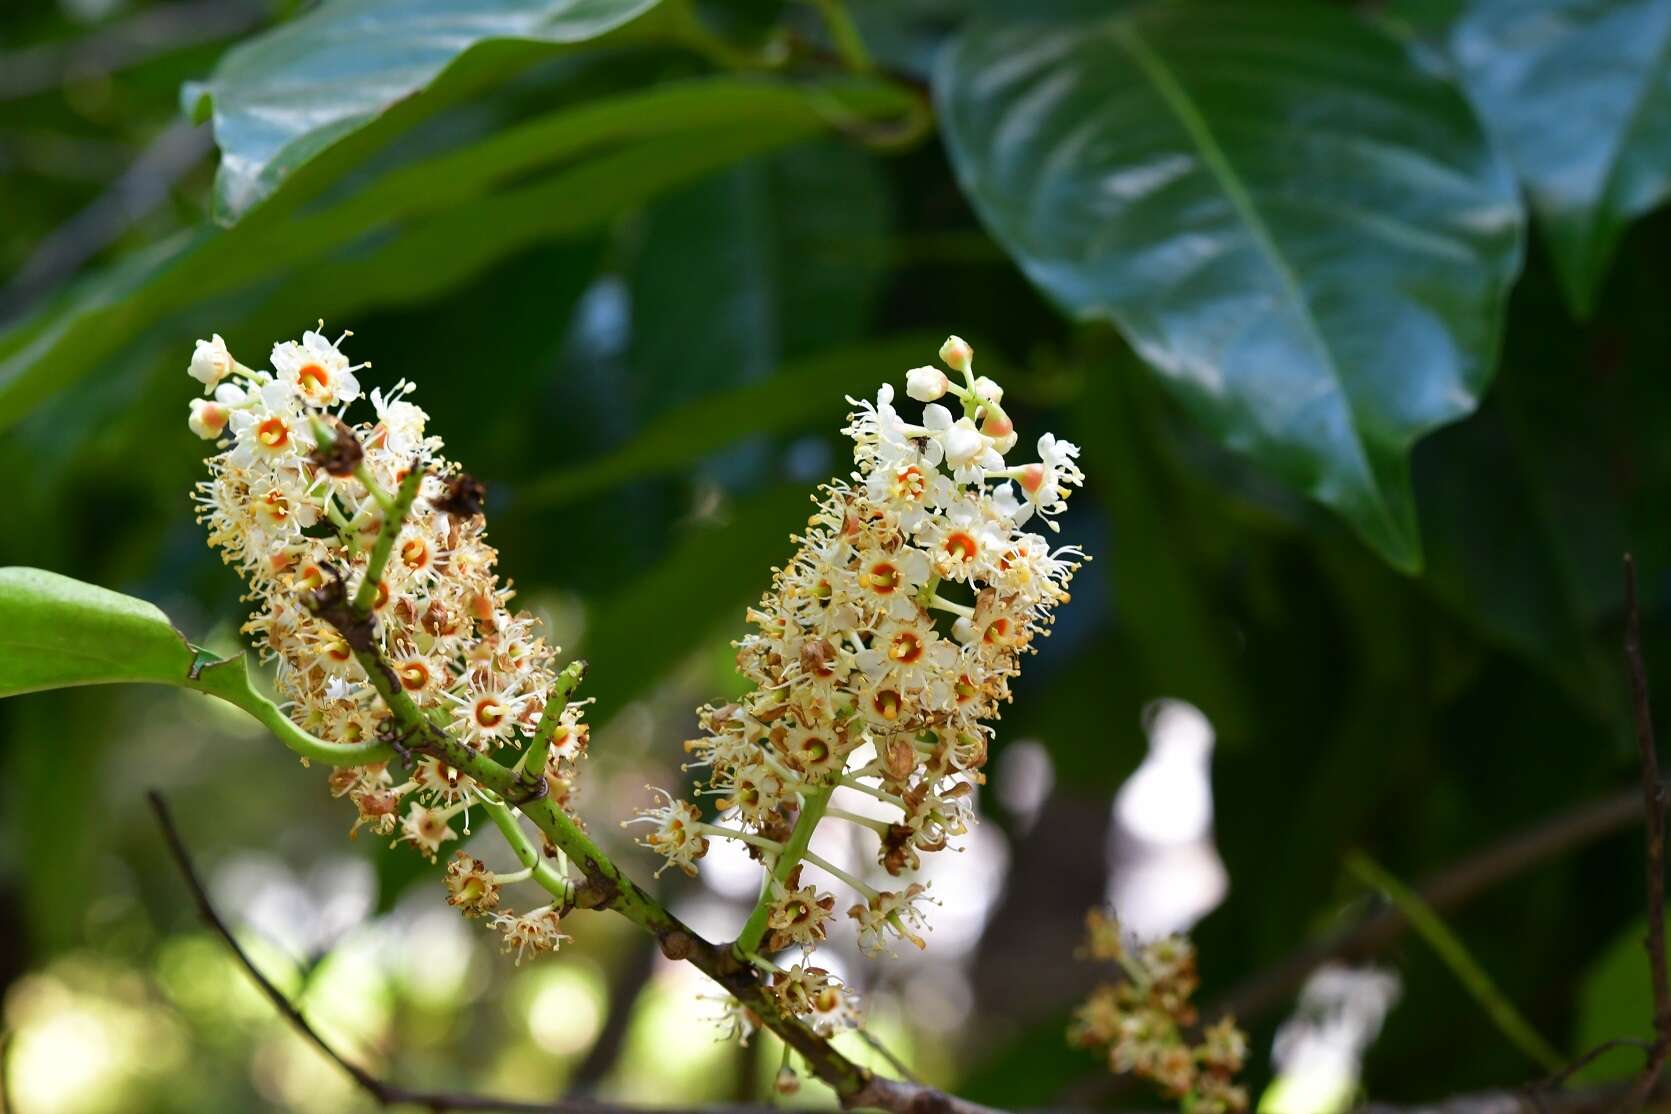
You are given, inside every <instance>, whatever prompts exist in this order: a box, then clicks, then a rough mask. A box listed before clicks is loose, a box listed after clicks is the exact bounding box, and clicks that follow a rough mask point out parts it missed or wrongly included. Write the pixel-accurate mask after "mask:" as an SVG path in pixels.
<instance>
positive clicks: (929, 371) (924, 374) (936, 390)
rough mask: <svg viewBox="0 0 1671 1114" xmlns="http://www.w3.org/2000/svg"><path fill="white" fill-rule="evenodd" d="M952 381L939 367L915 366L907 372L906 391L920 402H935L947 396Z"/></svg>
mask: <svg viewBox="0 0 1671 1114" xmlns="http://www.w3.org/2000/svg"><path fill="white" fill-rule="evenodd" d="M951 386H952V381H951V380H950V379H947V378H946V373H945V372H943V371H941V370H940V369H939V368H937V367H914V368H912V369H911V370H910V371H908V372H906V373H905V393H906V394H908V395H910V396H911V397H912V398H914V399H916V400H917V401H918V402H933V401H934V400H935V399H937V398H943V397H945V394H946V392H947V391H949V390H951Z"/></svg>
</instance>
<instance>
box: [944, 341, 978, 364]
mask: <svg viewBox="0 0 1671 1114" xmlns="http://www.w3.org/2000/svg"><path fill="white" fill-rule="evenodd" d="M940 359H942V360H944V361H945V363H946V366H947V367H949V368H951V369H952V370H953V371H968V370H969V366H970V364H972V363H973V362H974V359H975V350H974V349H973V348H970V347H969V342H968V341H966V340H964V339H963V338H962V337H947V338H946V343H944V344H942V345H941V346H940Z"/></svg>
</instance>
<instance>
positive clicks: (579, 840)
mask: <svg viewBox="0 0 1671 1114" xmlns="http://www.w3.org/2000/svg"><path fill="white" fill-rule="evenodd" d="M413 476H421V473H420V472H419V470H418V469H417V468H416V467H414V468H413V470H412V472H411V473H409V474H408V476H407V479H406V481H405V482H403V483H402V485H401V490H402V492H407V491H408V488H410V494H408V495H407V497H406V498H405V499H404V501H402V500H400V499H399V498H398V497H397V500H396V506H397V507H398V509H399V512H400V513H399V514H395V513H393V512H391V513H390V514H389V516H388V518H387V520H386V521H385V522H384V524H383V529H382V531H381V532H380V533H379V536H378V547H377V548H378V550H379V551H381V552H382V559H383V561H384V562H386V561H387V560H388V550H389V549H390V548H391V547H392V545H393V539H394V536H395V535H396V534H398V533H399V532H400V528H401V524H402V522H403V520H404V518H405V515H406V513H407V511H408V510H409V509H410V507H411V496H412V494H415V493H416V490H417V481H416V480H414V479H413V478H412V477H413ZM374 564H375V554H374ZM319 613H320V614H321V615H322V616H323V617H325V618H326V619H327V620H328V621H330V622H332V623H333V624H334V625H336V627H337V629H338V631H339V633H341V634H342V635H343V637H344V639H345V640H346V641H347V642H348V644H349V645H350V647H351V648H352V649H353V652H354V657H355V660H356V661H358V662H359V663H360V665H361V667H362V668H363V669H364V670H365V672H366V676H367V678H369V679H370V681H371V684H372V686H373V687H374V688H375V689H376V690H377V694H378V695H379V696H380V697H382V699H383V703H384V706H385V707H387V708H388V710H389V714H390V716H391V717H392V718H393V720H394V722H395V726H396V728H397V730H398V733H399V737H400V738H401V740H402V745H403V746H405V747H406V748H408V749H409V750H411V751H415V752H418V753H422V754H425V755H429V756H432V757H434V758H437V759H439V760H440V761H442V762H444V763H446V764H447V765H448V766H451V767H452V768H453V769H455V770H457V771H459V772H460V773H461V774H463V775H464V776H466V777H468V778H470V779H471V780H472V781H474V782H475V784H476V785H477V787H478V788H479V789H481V790H485V791H486V792H487V793H489V794H491V795H492V799H491V800H486V799H484V804H487V805H488V814H489V815H490V816H491V817H492V818H493V820H494V822H495V823H496V824H497V825H498V826H499V830H500V832H501V833H502V834H504V835H505V836H506V838H507V840H509V841H510V842H511V845H512V847H513V848H517V849H518V854H519V855H524V856H525V855H526V854H527V853H530V852H531V853H533V856H534V862H536V863H537V862H540V859H539V856H538V852H537V849H534V848H533V847H532V845H531V844H528V843H527V840H526V836H525V835H524V834H523V833H522V832H521V829H520V827H519V826H518V825H517V824H516V823H515V818H514V816H512V815H511V812H510V808H509V805H510V803H511V802H516V801H518V800H520V797H521V791H522V790H524V789H525V788H526V787H525V786H524V785H523V784H522V782H521V779H520V778H519V777H518V775H517V774H516V772H515V771H514V770H512V769H510V768H509V767H506V766H503V765H501V764H500V763H498V762H496V761H494V760H493V759H492V758H490V757H488V756H487V755H484V754H478V753H477V752H476V751H474V750H472V749H470V748H469V747H468V746H465V745H464V744H463V743H462V742H460V741H459V740H457V739H455V738H454V737H453V736H452V735H451V733H449V732H448V731H447V730H446V729H444V728H443V727H442V726H441V725H440V724H438V723H437V722H436V721H435V720H433V719H431V718H430V717H429V716H427V715H425V714H424V711H423V709H421V708H419V707H418V705H417V703H416V702H415V701H414V700H413V699H412V697H411V694H409V693H408V692H406V690H405V689H403V688H401V686H400V682H399V681H398V680H397V679H396V677H395V675H394V671H393V670H392V669H391V668H390V667H389V664H388V663H387V662H386V661H384V660H383V657H382V655H381V654H380V653H379V652H378V650H377V648H376V639H375V638H373V637H371V636H370V631H371V629H372V628H371V625H370V620H369V618H368V617H367V613H364V612H359V611H358V610H357V609H354V610H350V609H347V608H343V607H342V606H341V605H340V604H338V605H336V607H334V608H328V609H323V610H321V611H320V612H319ZM832 791H833V787H832V786H824V787H821V788H819V789H816V790H813V791H812V793H811V794H810V795H809V796H808V797H807V798H806V800H805V803H804V804H803V805H802V808H801V816H800V818H799V820H798V821H797V823H796V828H795V833H794V835H793V836H792V837H791V839H790V842H789V844H788V845H787V846H786V847H785V848H784V852H783V854H781V855H779V856H778V862H777V863H776V865H775V866H774V869H773V873H774V875H776V874H777V873H778V872H779V871H781V872H782V874H783V875H784V876H787V875H788V872H789V870H791V869H793V865H794V861H795V860H797V859H799V857H800V854H801V853H802V852H804V851H805V849H806V844H807V841H809V840H810V839H811V838H812V829H813V828H815V827H816V826H817V822H818V817H819V816H820V815H822V813H823V810H824V807H825V806H826V805H827V804H828V802H829V795H830V793H831V792H832ZM495 805H497V807H495ZM521 807H522V811H523V814H524V815H526V816H527V817H528V819H530V820H532V821H533V822H534V826H535V827H537V828H539V829H540V831H541V832H543V833H545V835H546V837H547V838H548V839H550V840H551V842H552V844H553V845H554V846H555V847H557V848H558V850H559V852H560V853H561V854H562V855H564V856H566V857H567V859H568V860H569V861H571V862H573V864H574V865H575V867H576V868H578V869H579V871H580V873H581V874H582V875H583V876H584V878H585V881H584V882H583V883H580V884H578V885H573V888H572V892H571V894H570V896H569V898H568V899H567V901H569V902H570V903H572V904H573V905H574V906H576V907H579V908H585V909H612V910H614V911H615V912H617V913H619V914H620V915H622V916H623V917H626V918H627V919H628V920H629V921H632V922H633V923H634V924H636V925H638V926H639V927H640V928H642V929H643V930H644V931H646V932H648V933H650V934H651V935H653V936H655V937H656V939H657V940H658V941H659V942H660V944H661V949H662V953H663V954H664V955H666V956H667V957H668V958H669V959H675V960H686V961H688V962H690V963H691V964H693V965H694V966H695V967H696V968H697V969H698V970H700V971H702V972H703V973H704V974H706V975H707V976H708V977H710V978H712V979H713V980H714V981H715V982H717V983H719V984H720V985H721V986H722V987H724V988H725V990H726V991H727V992H728V993H729V994H731V996H732V997H733V998H735V999H736V1000H737V1001H738V1003H740V1004H741V1005H742V1006H743V1007H744V1008H745V1009H748V1010H749V1011H751V1012H752V1013H753V1014H754V1015H755V1016H756V1017H758V1018H759V1019H760V1022H761V1024H762V1025H763V1026H764V1027H765V1028H767V1029H770V1030H771V1031H772V1032H773V1033H775V1034H777V1036H778V1037H779V1038H781V1039H782V1040H783V1042H784V1043H785V1044H787V1045H789V1046H790V1047H792V1048H793V1049H794V1050H795V1051H796V1052H798V1053H800V1055H801V1058H802V1059H803V1060H805V1061H806V1063H807V1066H808V1067H809V1068H811V1070H812V1071H813V1072H814V1074H816V1075H817V1076H818V1077H819V1078H820V1079H822V1080H823V1081H824V1082H825V1083H826V1084H828V1085H829V1086H830V1087H831V1088H832V1089H833V1090H834V1091H835V1093H836V1095H837V1097H838V1098H839V1099H840V1100H841V1102H842V1105H843V1106H844V1107H848V1106H863V1105H876V1104H878V1103H883V1104H885V1105H887V1106H889V1107H890V1108H892V1109H896V1110H905V1109H909V1108H914V1107H912V1106H911V1103H912V1102H913V1100H914V1099H915V1097H916V1096H915V1092H914V1091H911V1090H909V1087H910V1085H906V1084H900V1083H897V1082H895V1081H893V1080H888V1079H882V1078H879V1077H877V1076H874V1075H872V1074H871V1072H870V1071H869V1070H868V1069H866V1068H864V1067H861V1066H860V1065H858V1064H855V1063H854V1062H853V1061H852V1060H849V1059H848V1058H847V1057H846V1056H844V1055H842V1054H841V1053H840V1052H839V1051H837V1050H836V1049H835V1047H834V1046H832V1045H831V1044H830V1042H829V1041H827V1040H826V1039H824V1038H823V1037H820V1036H819V1035H818V1034H816V1033H814V1032H813V1031H812V1030H811V1029H810V1028H808V1027H807V1026H806V1025H805V1024H804V1023H803V1022H802V1021H801V1020H800V1019H799V1018H797V1017H795V1016H794V1015H793V1014H789V1013H785V1012H784V1010H783V1008H782V1006H781V1004H780V1003H779V1001H778V999H777V997H776V995H774V994H773V993H772V992H771V990H770V989H768V988H767V987H766V986H765V985H764V984H763V983H762V982H761V980H760V975H759V972H758V971H757V970H756V969H755V968H754V966H753V965H752V964H750V963H748V962H747V961H746V959H745V958H744V956H745V955H746V953H747V951H750V950H752V948H749V949H738V948H737V947H735V946H732V947H725V946H722V945H719V944H715V943H712V942H711V941H708V940H705V939H703V938H702V937H701V936H699V935H697V934H696V933H695V932H694V931H692V930H691V929H690V928H689V927H687V926H686V925H685V924H684V923H683V922H681V921H680V920H679V919H678V918H677V917H675V916H673V914H672V913H670V912H668V911H667V909H666V908H665V907H664V906H662V904H661V903H660V902H658V901H657V900H656V899H655V898H653V897H651V896H650V895H649V894H648V893H646V892H645V891H644V889H643V888H642V887H640V886H639V885H638V883H636V882H634V881H633V880H632V879H631V878H629V877H628V876H627V875H626V874H624V873H623V872H622V871H621V868H620V867H618V866H616V865H615V863H614V861H613V860H611V859H610V858H609V856H608V855H606V854H605V853H604V852H603V850H602V849H601V848H600V847H599V846H598V845H597V844H596V843H594V842H592V839H591V837H590V836H588V835H587V834H586V832H585V830H584V829H582V828H581V826H580V823H579V821H577V820H576V819H575V818H574V817H572V816H570V815H569V814H568V813H567V812H565V811H563V810H562V809H561V808H559V807H558V806H557V804H556V803H555V802H554V801H552V800H551V799H550V797H540V798H538V799H536V800H531V801H527V802H526V803H523V804H522V805H521ZM791 851H793V856H791V854H790V852H791ZM523 863H524V865H525V866H530V865H533V863H530V862H529V861H528V859H527V858H526V857H524V859H523ZM565 884H568V883H565ZM761 921H762V929H763V928H764V914H763V913H762V914H761ZM762 934H763V932H762ZM757 942H758V941H757Z"/></svg>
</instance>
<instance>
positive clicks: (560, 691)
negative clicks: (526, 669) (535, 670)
mask: <svg viewBox="0 0 1671 1114" xmlns="http://www.w3.org/2000/svg"><path fill="white" fill-rule="evenodd" d="M584 676H586V663H585V662H584V661H571V662H569V664H568V665H567V666H565V667H564V668H563V671H562V672H561V673H559V674H557V680H556V681H555V682H553V683H552V686H551V692H550V693H549V694H547V696H546V698H545V707H544V708H542V709H541V710H540V723H539V726H538V727H536V728H535V729H534V738H533V741H532V742H530V743H529V744H528V749H527V751H526V752H524V754H523V756H522V761H521V762H520V763H519V765H521V767H522V769H523V770H524V771H527V773H526V776H528V777H536V778H538V777H544V776H545V764H546V756H547V754H548V752H549V751H550V748H551V737H552V736H553V735H555V734H556V733H557V727H558V725H559V724H561V723H562V722H563V712H564V710H565V709H566V708H568V706H569V697H571V696H573V695H574V690H575V689H576V688H577V687H579V685H580V679H581V678H582V677H584Z"/></svg>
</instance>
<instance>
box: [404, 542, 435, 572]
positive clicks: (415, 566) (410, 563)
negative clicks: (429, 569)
mask: <svg viewBox="0 0 1671 1114" xmlns="http://www.w3.org/2000/svg"><path fill="white" fill-rule="evenodd" d="M400 559H401V561H402V562H403V563H405V565H406V567H407V568H409V569H411V570H412V571H413V572H416V571H418V570H419V569H421V568H423V567H424V566H425V565H427V564H429V543H428V542H426V541H424V540H423V539H422V538H408V539H407V540H406V541H404V542H402V543H401V546H400Z"/></svg>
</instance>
